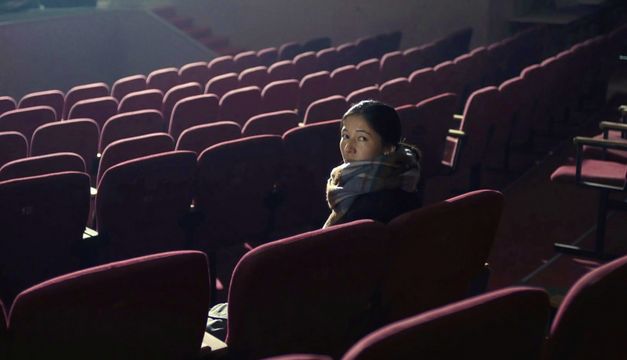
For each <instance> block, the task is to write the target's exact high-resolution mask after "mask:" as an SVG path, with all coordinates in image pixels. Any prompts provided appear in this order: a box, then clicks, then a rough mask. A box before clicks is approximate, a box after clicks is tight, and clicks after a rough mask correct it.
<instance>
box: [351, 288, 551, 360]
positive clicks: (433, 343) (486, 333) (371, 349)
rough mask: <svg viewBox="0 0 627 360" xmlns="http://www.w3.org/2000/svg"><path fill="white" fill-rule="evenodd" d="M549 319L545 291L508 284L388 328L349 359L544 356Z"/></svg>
mask: <svg viewBox="0 0 627 360" xmlns="http://www.w3.org/2000/svg"><path fill="white" fill-rule="evenodd" d="M548 317H549V299H548V295H547V293H546V292H545V291H544V290H542V289H539V288H529V287H512V288H507V289H503V290H498V291H494V292H491V293H487V294H484V295H481V296H477V297H474V298H471V299H468V300H464V301H460V302H457V303H454V304H451V305H448V306H445V307H442V308H439V309H436V310H432V311H428V312H426V313H422V314H418V315H415V316H412V317H409V318H407V319H403V320H401V321H397V322H395V323H392V324H389V325H387V326H384V327H383V328H381V329H379V330H377V331H375V332H373V333H372V334H369V335H368V336H366V337H365V338H363V339H361V340H360V341H359V342H358V343H356V344H355V345H353V347H352V348H351V350H349V351H348V353H347V354H346V355H344V357H343V359H344V360H366V359H384V358H394V359H401V360H403V359H418V358H421V359H463V358H473V359H474V358H481V359H490V360H492V359H493V360H496V359H520V360H523V359H539V358H540V354H541V351H542V343H543V340H544V329H545V327H546V324H547V322H548ZM478 327H480V329H478Z"/></svg>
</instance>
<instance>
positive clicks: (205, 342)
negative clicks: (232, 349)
mask: <svg viewBox="0 0 627 360" xmlns="http://www.w3.org/2000/svg"><path fill="white" fill-rule="evenodd" d="M227 353H228V347H227V345H226V343H225V342H223V341H222V340H220V339H218V338H217V337H215V336H213V335H211V334H209V333H208V332H205V335H204V336H203V338H202V344H201V345H200V358H201V359H218V358H224V357H225V356H226V355H227Z"/></svg>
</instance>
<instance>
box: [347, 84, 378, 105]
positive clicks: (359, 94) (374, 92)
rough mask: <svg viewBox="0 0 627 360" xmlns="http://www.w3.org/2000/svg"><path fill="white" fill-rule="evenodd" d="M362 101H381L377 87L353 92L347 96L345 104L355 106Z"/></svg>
mask: <svg viewBox="0 0 627 360" xmlns="http://www.w3.org/2000/svg"><path fill="white" fill-rule="evenodd" d="M362 100H381V92H380V91H379V88H378V87H377V86H368V87H365V88H362V89H359V90H355V91H353V92H351V93H350V94H348V96H347V97H346V102H347V103H348V104H349V106H350V104H356V103H358V102H360V101H362Z"/></svg>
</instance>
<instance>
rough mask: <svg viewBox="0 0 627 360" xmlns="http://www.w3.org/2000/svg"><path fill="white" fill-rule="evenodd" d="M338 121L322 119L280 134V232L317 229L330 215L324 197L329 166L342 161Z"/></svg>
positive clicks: (278, 211) (334, 165) (293, 232)
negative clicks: (282, 145)
mask: <svg viewBox="0 0 627 360" xmlns="http://www.w3.org/2000/svg"><path fill="white" fill-rule="evenodd" d="M340 127H341V121H339V120H334V121H325V122H321V123H317V124H312V125H306V126H304V127H299V128H295V129H292V130H289V131H287V132H286V133H285V134H284V135H283V143H284V147H285V165H284V168H283V171H282V175H281V179H280V181H279V189H280V191H281V194H282V198H283V202H282V203H281V204H280V206H279V208H278V209H277V228H278V229H279V233H282V234H283V233H288V234H296V233H298V232H301V231H305V230H309V229H319V228H320V227H321V226H322V225H323V224H324V221H325V220H326V218H327V217H328V216H329V207H328V205H327V203H326V201H325V200H324V195H325V188H326V181H327V179H328V178H329V174H330V173H331V169H333V168H334V167H336V166H338V165H340V164H341V163H342V157H341V155H340V151H339V149H338V147H337V146H338V145H337V144H338V142H339V137H340Z"/></svg>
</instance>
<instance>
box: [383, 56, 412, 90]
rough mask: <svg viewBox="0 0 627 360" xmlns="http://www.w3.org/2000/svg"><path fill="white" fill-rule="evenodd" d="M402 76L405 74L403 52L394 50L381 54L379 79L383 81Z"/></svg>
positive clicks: (405, 66)
mask: <svg viewBox="0 0 627 360" xmlns="http://www.w3.org/2000/svg"><path fill="white" fill-rule="evenodd" d="M403 76H407V65H406V63H405V57H404V56H403V53H402V52H400V51H394V52H389V53H387V54H385V55H383V57H382V58H381V65H380V69H379V81H380V82H381V83H384V82H386V81H388V80H392V79H396V78H398V77H403Z"/></svg>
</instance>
